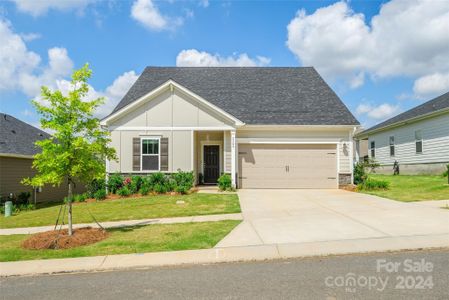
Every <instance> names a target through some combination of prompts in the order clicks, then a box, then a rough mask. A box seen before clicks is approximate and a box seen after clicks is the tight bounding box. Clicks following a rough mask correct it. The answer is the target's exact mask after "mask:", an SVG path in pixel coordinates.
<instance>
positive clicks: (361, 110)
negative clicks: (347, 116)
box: [356, 103, 400, 121]
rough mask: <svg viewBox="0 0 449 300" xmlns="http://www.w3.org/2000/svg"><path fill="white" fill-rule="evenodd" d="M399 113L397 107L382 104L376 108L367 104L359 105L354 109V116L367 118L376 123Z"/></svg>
mask: <svg viewBox="0 0 449 300" xmlns="http://www.w3.org/2000/svg"><path fill="white" fill-rule="evenodd" d="M399 111H400V108H399V106H398V105H391V104H388V103H383V104H380V105H378V106H373V105H371V104H367V103H361V104H359V106H357V108H356V114H357V115H358V116H363V115H365V116H367V117H369V118H371V119H375V120H377V121H382V120H385V119H387V118H390V117H392V116H394V115H396V114H397V113H398V112H399Z"/></svg>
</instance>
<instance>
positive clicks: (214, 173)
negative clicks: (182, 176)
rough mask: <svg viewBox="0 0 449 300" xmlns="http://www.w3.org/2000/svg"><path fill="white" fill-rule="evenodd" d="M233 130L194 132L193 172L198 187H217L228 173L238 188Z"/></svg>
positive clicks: (234, 185)
mask: <svg viewBox="0 0 449 300" xmlns="http://www.w3.org/2000/svg"><path fill="white" fill-rule="evenodd" d="M235 145H236V143H235V131H233V130H222V131H217V130H198V131H193V151H192V153H193V171H194V173H195V176H196V178H197V184H198V185H216V184H217V180H218V178H219V177H220V176H221V175H222V174H224V173H228V174H230V175H231V178H232V185H233V187H236V163H237V162H236V147H235Z"/></svg>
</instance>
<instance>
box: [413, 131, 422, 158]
mask: <svg viewBox="0 0 449 300" xmlns="http://www.w3.org/2000/svg"><path fill="white" fill-rule="evenodd" d="M415 149H416V154H421V153H422V133H421V130H416V131H415Z"/></svg>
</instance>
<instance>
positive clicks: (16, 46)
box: [0, 19, 138, 117]
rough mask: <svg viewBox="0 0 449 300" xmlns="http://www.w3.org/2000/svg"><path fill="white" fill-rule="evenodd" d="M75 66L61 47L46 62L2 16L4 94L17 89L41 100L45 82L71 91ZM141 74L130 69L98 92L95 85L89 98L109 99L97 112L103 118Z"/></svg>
mask: <svg viewBox="0 0 449 300" xmlns="http://www.w3.org/2000/svg"><path fill="white" fill-rule="evenodd" d="M73 66H74V64H73V61H72V60H71V58H70V57H69V55H68V52H67V50H66V49H65V48H57V47H54V48H50V49H49V50H48V63H47V64H46V65H43V64H42V63H41V57H40V56H39V55H38V54H36V53H34V52H32V51H30V50H28V49H27V46H26V44H25V41H24V40H23V38H22V37H21V36H20V35H19V34H16V33H14V32H13V30H12V28H11V24H10V23H9V22H8V21H5V20H1V19H0V93H1V92H2V91H12V90H16V91H21V92H23V93H24V94H25V95H27V96H28V97H30V98H34V99H38V100H39V99H41V98H40V89H41V86H42V85H45V86H48V87H49V88H50V89H53V90H54V89H60V90H61V91H62V92H65V93H67V92H68V91H69V90H70V81H69V80H68V77H69V75H70V74H71V73H72V71H73ZM137 77H138V75H136V73H135V72H134V71H129V72H125V73H123V74H122V75H120V76H119V77H117V78H116V79H115V80H114V81H113V83H112V84H111V85H110V86H108V87H107V88H105V89H104V90H100V91H96V90H95V89H94V88H93V87H92V86H91V87H90V91H89V95H88V96H87V98H88V99H94V98H98V97H105V98H106V101H105V104H104V105H103V106H102V107H101V108H100V109H99V110H98V114H97V115H98V116H100V117H101V116H104V115H106V114H108V113H109V112H110V111H111V110H112V109H113V108H114V107H115V105H117V103H118V102H119V101H120V99H121V98H122V97H123V96H124V95H125V93H126V92H127V91H128V89H129V88H130V87H131V85H132V84H133V83H134V82H135V81H136V79H137ZM29 113H30V112H29V111H27V110H25V111H23V112H22V114H24V115H25V116H29Z"/></svg>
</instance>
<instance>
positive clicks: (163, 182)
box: [148, 172, 176, 194]
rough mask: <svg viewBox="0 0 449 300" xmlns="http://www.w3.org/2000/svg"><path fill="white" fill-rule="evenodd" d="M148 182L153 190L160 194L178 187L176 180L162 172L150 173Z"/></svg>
mask: <svg viewBox="0 0 449 300" xmlns="http://www.w3.org/2000/svg"><path fill="white" fill-rule="evenodd" d="M148 183H149V186H150V187H151V190H152V191H154V192H155V193H158V194H164V193H167V192H170V191H173V190H174V188H175V187H176V181H174V180H173V179H172V178H171V177H169V176H167V175H165V174H163V173H161V172H156V173H153V174H151V175H149V176H148Z"/></svg>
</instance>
